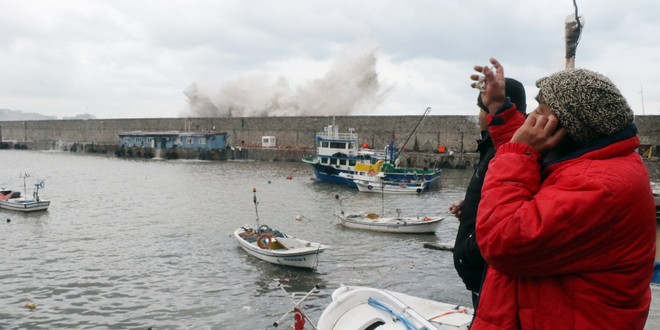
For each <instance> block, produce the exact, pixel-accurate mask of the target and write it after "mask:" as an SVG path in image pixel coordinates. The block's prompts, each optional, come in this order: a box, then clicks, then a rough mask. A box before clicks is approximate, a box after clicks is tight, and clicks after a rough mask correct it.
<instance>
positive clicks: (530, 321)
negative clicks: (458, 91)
mask: <svg viewBox="0 0 660 330" xmlns="http://www.w3.org/2000/svg"><path fill="white" fill-rule="evenodd" d="M505 113H508V114H505V117H506V116H507V115H508V116H516V115H515V114H511V113H510V112H509V111H506V112H505ZM512 119H515V118H513V117H511V118H509V120H508V123H510V124H507V121H505V122H504V124H503V125H499V126H491V135H492V136H494V137H493V139H494V141H495V142H496V143H498V141H499V142H500V143H503V144H502V145H500V146H499V147H498V150H497V153H496V155H495V158H494V159H493V160H492V161H491V163H490V167H489V170H488V173H487V175H486V180H485V183H484V186H483V190H482V199H481V203H480V204H479V211H478V215H477V225H476V227H477V228H476V229H477V232H476V234H477V241H478V243H479V247H480V248H481V251H482V254H483V256H484V258H485V259H486V261H487V262H488V263H489V268H488V272H487V275H486V279H485V281H484V284H483V288H482V291H481V298H480V302H479V307H478V310H477V313H476V314H477V316H476V318H475V320H474V322H473V325H472V329H643V328H644V324H645V322H646V318H647V316H648V310H649V305H650V303H651V289H650V286H649V284H650V281H651V277H652V275H653V263H654V259H655V231H656V228H655V227H656V220H655V203H654V201H653V194H652V192H651V188H650V184H649V182H650V180H649V174H648V170H647V168H646V166H645V165H644V163H643V161H642V159H641V157H640V156H639V154H638V153H637V152H636V150H635V149H636V148H637V147H638V146H639V140H638V138H637V137H636V136H632V137H629V138H626V139H623V140H619V141H616V142H612V143H610V144H608V145H606V146H604V147H602V148H599V149H596V150H592V151H588V152H586V153H582V154H581V155H579V156H576V157H574V158H569V159H565V160H563V161H560V162H558V163H555V164H553V165H549V166H548V167H547V168H545V169H544V170H543V172H542V168H541V164H540V163H539V157H540V155H539V154H538V152H537V151H536V150H533V149H532V148H531V147H529V146H527V145H524V144H520V143H512V142H504V141H508V139H510V134H512V132H513V131H515V128H517V127H518V126H519V124H520V120H521V119H520V118H517V119H515V120H512ZM511 125H513V127H512V126H511ZM515 125H518V126H515ZM503 135H509V136H508V138H506V137H504V138H503ZM496 136H497V137H496Z"/></svg>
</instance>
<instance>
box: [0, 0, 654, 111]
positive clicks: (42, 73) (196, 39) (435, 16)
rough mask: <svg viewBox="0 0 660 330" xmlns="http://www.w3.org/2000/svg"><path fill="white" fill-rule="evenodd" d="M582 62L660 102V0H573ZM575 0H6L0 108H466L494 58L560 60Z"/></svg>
mask: <svg viewBox="0 0 660 330" xmlns="http://www.w3.org/2000/svg"><path fill="white" fill-rule="evenodd" d="M577 5H578V11H579V14H580V15H582V16H584V18H585V26H584V30H583V32H582V37H581V40H580V43H579V45H578V48H577V56H576V67H582V68H588V69H592V70H594V71H598V72H600V73H603V74H605V75H606V76H608V77H610V78H611V79H612V80H613V81H614V82H615V83H616V84H617V85H618V86H619V88H620V89H621V91H622V93H623V94H624V95H625V96H626V97H627V98H628V101H629V103H630V105H631V106H632V108H633V109H634V111H635V113H636V114H637V115H642V114H646V115H649V114H655V115H660V20H658V18H657V14H658V13H660V2H659V1H648V0H628V1H612V0H577ZM569 14H574V7H573V2H572V0H534V1H529V0H498V1H483V0H455V1H452V0H446V1H435V0H419V1H417V0H411V1H394V0H373V1H360V0H351V1H345V0H331V1H325V0H312V1H305V0H299V1H298V0H278V1H266V0H217V1H211V0H199V1H173V0H159V1H150V0H144V1H141V0H132V1H126V0H112V1H101V0H85V1H72V0H57V1H41V0H39V1H37V0H22V1H9V0H0V109H10V110H16V111H22V112H28V113H31V112H34V113H39V114H43V115H48V116H56V117H58V118H62V117H70V116H76V115H79V114H85V113H88V114H91V115H93V116H95V117H96V118H158V117H180V116H299V115H332V114H337V115H421V114H422V113H423V112H424V110H425V109H426V107H431V108H432V110H431V113H430V114H431V115H471V114H475V113H476V107H475V99H476V93H475V90H473V89H471V88H470V87H469V83H470V80H469V75H470V74H471V73H472V67H473V66H474V65H475V64H487V63H488V62H487V61H488V58H489V57H490V56H493V57H496V58H498V59H499V60H500V61H501V62H502V63H503V65H504V68H505V74H506V75H507V76H511V77H515V78H517V79H518V80H520V81H522V82H523V84H524V85H525V86H526V87H527V93H528V95H527V96H528V107H534V106H536V102H535V101H534V100H533V97H534V95H535V94H536V91H537V90H536V88H535V87H534V82H535V81H536V79H537V78H539V77H542V76H545V75H548V74H550V73H553V72H556V71H558V70H561V69H563V68H564V66H565V60H564V55H565V48H564V20H565V18H566V16H567V15H569Z"/></svg>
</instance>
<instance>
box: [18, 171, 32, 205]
mask: <svg viewBox="0 0 660 330" xmlns="http://www.w3.org/2000/svg"><path fill="white" fill-rule="evenodd" d="M19 177H21V178H23V198H25V199H26V200H27V184H26V183H25V179H26V178H29V177H30V173H28V172H23V173H21V174H19Z"/></svg>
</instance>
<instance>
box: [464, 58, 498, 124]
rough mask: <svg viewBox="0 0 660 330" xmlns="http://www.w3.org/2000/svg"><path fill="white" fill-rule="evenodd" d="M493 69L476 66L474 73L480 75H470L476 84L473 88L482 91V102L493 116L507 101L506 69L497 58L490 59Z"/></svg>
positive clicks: (473, 84)
mask: <svg viewBox="0 0 660 330" xmlns="http://www.w3.org/2000/svg"><path fill="white" fill-rule="evenodd" d="M490 63H491V64H492V65H493V66H492V68H490V67H488V66H481V65H475V66H474V71H477V72H479V73H480V74H472V75H470V79H472V80H473V81H474V82H473V83H472V84H471V86H472V87H473V88H477V89H479V90H480V91H481V100H482V102H483V103H484V105H485V106H486V107H487V108H488V111H489V112H490V113H491V114H493V113H495V111H497V110H498V109H499V108H500V107H501V106H502V105H503V104H504V101H505V97H506V95H505V89H504V87H505V80H504V68H503V67H502V65H501V64H500V62H499V61H497V60H496V59H495V58H493V57H491V58H490Z"/></svg>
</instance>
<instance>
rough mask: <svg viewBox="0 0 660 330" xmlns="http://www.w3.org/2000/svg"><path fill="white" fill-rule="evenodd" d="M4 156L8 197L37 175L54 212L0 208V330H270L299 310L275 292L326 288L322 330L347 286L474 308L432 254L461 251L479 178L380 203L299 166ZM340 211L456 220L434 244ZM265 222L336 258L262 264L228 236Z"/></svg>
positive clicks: (448, 263)
mask: <svg viewBox="0 0 660 330" xmlns="http://www.w3.org/2000/svg"><path fill="white" fill-rule="evenodd" d="M0 157H1V159H2V163H3V165H2V166H1V167H0V186H1V187H4V188H13V189H20V190H21V191H22V190H23V179H22V178H21V177H20V176H21V174H24V173H26V172H27V173H29V174H30V177H28V178H27V179H26V183H27V194H28V196H31V194H32V187H33V184H34V183H36V182H37V181H38V180H44V181H45V187H44V188H43V189H42V190H40V195H41V198H42V199H46V200H50V201H51V205H50V208H49V209H48V211H45V212H39V213H33V214H23V213H17V212H11V211H5V210H0V220H1V221H2V223H0V227H2V229H1V230H0V264H1V265H2V267H0V284H1V285H0V328H2V329H59V328H67V329H74V328H75V329H98V328H102V329H103V328H109V329H148V328H152V329H273V328H274V327H273V322H275V321H277V320H278V319H279V318H280V317H281V316H282V315H283V314H284V313H285V312H287V311H288V310H289V309H290V308H291V307H292V306H293V304H292V302H291V300H290V299H289V298H288V297H287V296H286V293H285V292H284V291H283V290H282V289H281V288H280V287H279V286H278V283H281V284H282V287H283V288H284V289H285V290H286V291H287V292H288V293H295V299H299V298H300V297H302V296H303V295H304V294H305V293H307V292H308V291H310V290H311V289H312V287H314V285H319V287H320V290H319V291H318V292H317V293H314V294H312V295H311V296H310V297H309V298H308V299H307V300H306V301H305V302H304V303H303V304H302V309H303V311H304V312H305V313H306V314H307V316H308V317H309V318H310V319H311V320H312V321H313V322H314V323H315V322H316V320H318V318H319V316H320V315H321V313H322V311H323V309H324V308H325V307H326V306H327V305H328V304H329V303H330V301H331V296H330V295H331V294H332V292H333V291H334V290H335V289H336V288H338V287H339V286H340V285H341V284H345V285H362V286H371V287H377V288H383V289H389V290H394V291H399V292H404V293H408V294H411V295H415V296H420V297H424V298H429V299H434V300H439V301H444V302H449V303H456V304H463V305H469V304H470V297H469V294H468V292H467V291H466V290H465V288H464V286H463V283H462V282H461V280H460V278H459V277H458V276H457V275H456V272H455V271H454V267H453V262H452V257H451V253H450V252H446V251H440V250H433V249H427V248H424V247H423V246H424V244H425V243H445V242H453V239H454V236H455V234H456V229H457V227H458V223H457V221H456V220H455V218H454V217H453V216H451V215H449V214H448V212H447V208H448V206H449V204H450V203H452V202H454V201H456V200H459V199H461V198H462V196H463V194H464V191H465V187H466V185H467V183H468V181H469V178H470V175H471V171H470V170H444V171H443V173H442V176H441V181H440V184H439V185H438V187H436V188H433V189H432V190H431V191H429V192H427V193H424V194H421V195H410V196H401V195H397V196H381V195H379V194H368V193H359V192H358V191H357V189H351V188H348V187H345V186H341V185H332V184H324V183H318V182H314V181H312V180H310V178H311V177H312V175H313V174H312V170H311V168H310V167H309V165H306V164H303V163H302V162H251V161H242V162H236V161H226V162H205V161H188V160H167V161H163V160H135V159H132V160H127V159H117V158H113V157H106V156H89V155H80V154H72V153H65V152H38V151H15V150H3V151H0ZM253 188H256V190H257V193H256V198H257V201H258V204H257V205H255V203H254V202H253V192H252V189H253ZM340 202H341V204H340ZM341 209H344V210H346V211H360V210H362V211H370V212H375V213H380V214H386V215H395V214H396V210H397V209H398V210H399V211H400V213H401V215H402V216H422V217H423V216H427V215H442V216H444V217H445V220H444V221H443V224H442V225H441V227H440V229H439V230H438V231H437V232H436V233H435V234H425V235H405V234H384V233H375V232H368V231H361V230H353V229H347V228H343V227H342V226H341V225H339V223H338V221H337V219H336V215H337V214H338V213H339V212H340V210H341ZM257 219H258V220H259V222H260V224H266V225H268V226H270V227H273V228H275V229H278V230H280V231H282V232H285V233H287V234H289V235H290V236H295V237H299V238H303V239H307V240H310V241H316V242H321V243H324V244H328V245H330V246H331V248H330V249H329V250H326V251H325V252H323V253H322V254H321V255H320V261H319V264H318V267H317V269H316V270H305V269H296V268H287V267H282V266H278V265H273V264H269V263H266V262H264V261H261V260H258V259H256V258H255V257H252V256H250V255H248V254H247V253H245V252H244V251H243V250H241V248H240V247H239V245H238V244H237V242H236V241H235V240H234V239H233V237H232V236H231V234H232V232H233V231H234V230H235V229H237V228H238V227H240V226H245V225H249V226H256V220H257ZM297 219H298V220H297ZM26 303H34V306H31V307H34V308H28V307H26ZM35 306H36V307H35ZM292 323H293V315H292V314H290V315H289V316H288V317H286V318H285V319H284V321H283V322H282V325H280V327H279V328H288V327H289V326H290V325H291V324H292Z"/></svg>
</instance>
